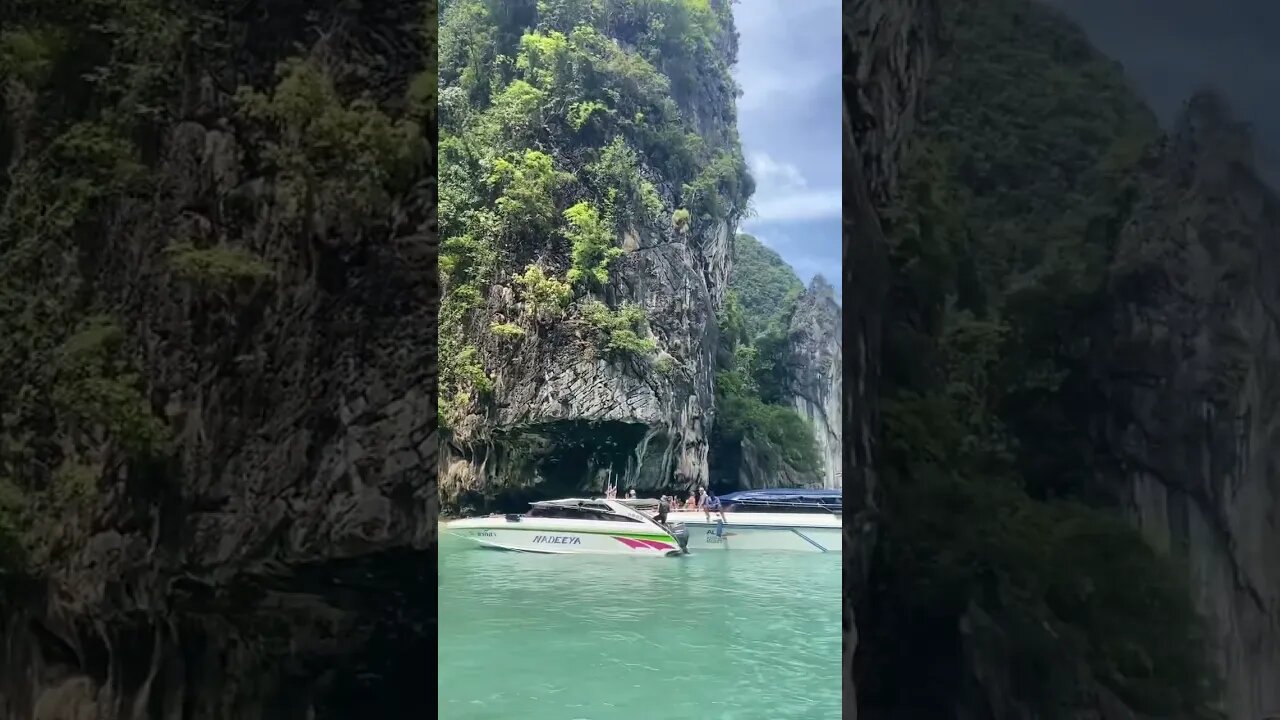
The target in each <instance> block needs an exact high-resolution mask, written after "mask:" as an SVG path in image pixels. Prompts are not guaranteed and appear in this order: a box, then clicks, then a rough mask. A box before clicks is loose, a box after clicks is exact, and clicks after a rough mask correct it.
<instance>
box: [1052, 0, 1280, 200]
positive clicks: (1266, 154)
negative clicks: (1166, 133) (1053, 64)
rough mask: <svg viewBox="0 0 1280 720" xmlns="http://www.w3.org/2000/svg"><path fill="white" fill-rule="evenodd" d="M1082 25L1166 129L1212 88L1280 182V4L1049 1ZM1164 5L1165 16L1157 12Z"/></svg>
mask: <svg viewBox="0 0 1280 720" xmlns="http://www.w3.org/2000/svg"><path fill="white" fill-rule="evenodd" d="M1045 1H1046V2H1047V4H1049V5H1052V6H1055V7H1057V8H1060V9H1061V10H1062V11H1063V12H1065V13H1066V14H1067V15H1068V16H1070V17H1071V18H1072V19H1073V20H1075V21H1076V22H1077V23H1079V24H1080V26H1081V27H1082V28H1084V31H1085V32H1086V33H1087V34H1088V35H1089V38H1090V39H1091V40H1092V41H1093V43H1094V45H1096V46H1097V47H1098V48H1099V49H1100V50H1102V51H1103V52H1104V53H1106V54H1107V55H1109V56H1111V57H1112V58H1114V59H1116V60H1118V61H1120V63H1121V64H1123V65H1124V68H1125V74H1126V75H1127V76H1128V77H1129V80H1130V82H1132V83H1133V84H1134V86H1135V87H1136V89H1137V90H1138V91H1139V92H1140V93H1141V94H1142V95H1143V96H1145V98H1146V100H1147V102H1148V103H1149V104H1150V105H1151V107H1152V109H1153V110H1155V111H1156V112H1157V113H1158V114H1159V115H1160V118H1161V120H1163V121H1164V122H1165V123H1166V124H1168V123H1169V121H1170V120H1171V119H1172V118H1173V117H1174V116H1176V114H1177V112H1178V110H1179V109H1180V108H1181V107H1182V105H1183V103H1185V102H1186V100H1187V98H1189V97H1190V96H1191V94H1192V93H1193V92H1195V91H1196V90H1198V89H1200V88H1202V87H1205V86H1212V87H1215V88H1217V89H1218V90H1219V91H1221V92H1222V93H1223V94H1224V95H1225V96H1226V97H1227V99H1228V100H1229V101H1230V102H1231V104H1232V106H1233V108H1234V110H1235V112H1236V114H1237V115H1238V116H1239V118H1240V119H1241V120H1245V121H1248V122H1250V123H1252V124H1253V126H1254V132H1255V139H1256V140H1257V144H1258V147H1259V150H1260V153H1261V155H1262V157H1260V158H1259V161H1260V163H1261V164H1262V165H1263V167H1264V169H1265V170H1269V171H1270V172H1269V174H1270V175H1271V176H1272V182H1273V184H1275V183H1276V180H1277V179H1280V172H1277V170H1280V95H1277V94H1276V92H1275V82H1276V78H1277V77H1280V43H1276V42H1275V39H1276V37H1277V35H1278V34H1280V2H1278V1H1277V0H1212V1H1210V0H1160V1H1159V3H1155V2H1153V0H1045ZM1156 4H1158V5H1159V7H1160V10H1159V12H1153V11H1152V8H1153V7H1155V5H1156Z"/></svg>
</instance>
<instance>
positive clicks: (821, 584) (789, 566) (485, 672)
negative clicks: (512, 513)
mask: <svg viewBox="0 0 1280 720" xmlns="http://www.w3.org/2000/svg"><path fill="white" fill-rule="evenodd" d="M840 642H841V641H840V556H839V555H823V554H816V553H815V554H812V555H810V554H795V553H776V554H775V553H766V552H741V553H732V552H718V553H703V554H700V555H689V556H684V557H679V558H632V557H593V556H573V557H570V556H555V555H533V554H525V553H509V552H501V551H494V550H484V549H480V548H477V547H474V546H471V545H469V544H467V541H465V540H459V539H456V538H450V537H447V536H446V537H444V538H442V539H441V547H440V648H439V650H440V657H439V688H438V690H439V701H438V702H439V713H440V717H441V718H443V719H444V720H686V719H687V720H694V719H695V718H696V720H834V719H835V718H839V717H840Z"/></svg>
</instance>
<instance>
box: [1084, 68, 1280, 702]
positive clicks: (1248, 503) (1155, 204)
mask: <svg viewBox="0 0 1280 720" xmlns="http://www.w3.org/2000/svg"><path fill="white" fill-rule="evenodd" d="M1149 170H1150V172H1149V175H1148V177H1147V178H1146V190H1145V195H1144V197H1145V200H1144V202H1143V203H1142V205H1141V206H1140V207H1139V208H1138V210H1137V211H1136V212H1135V216H1134V219H1133V221H1132V223H1131V224H1130V226H1129V227H1128V228H1127V229H1126V231H1125V234H1124V236H1123V238H1122V241H1121V245H1120V247H1119V250H1118V252H1117V257H1116V260H1115V265H1114V268H1113V270H1112V277H1111V287H1110V295H1111V302H1112V306H1113V308H1114V311H1113V314H1112V327H1111V328H1110V333H1111V336H1112V340H1111V343H1110V345H1109V347H1108V351H1109V355H1108V357H1106V358H1105V361H1104V364H1103V367H1104V368H1105V375H1104V376H1105V377H1106V378H1107V387H1108V390H1109V397H1108V416H1107V423H1106V436H1107V440H1108V443H1109V445H1110V446H1111V447H1112V449H1113V452H1114V453H1115V454H1116V456H1117V458H1118V460H1119V462H1120V466H1121V471H1122V474H1123V477H1122V482H1121V492H1122V495H1123V499H1124V500H1125V501H1126V504H1127V505H1128V507H1129V509H1130V511H1131V512H1132V515H1133V517H1134V519H1135V521H1136V522H1137V523H1138V525H1139V526H1140V527H1141V528H1142V529H1143V531H1144V533H1145V534H1146V535H1147V537H1148V539H1149V540H1150V541H1151V542H1152V543H1153V544H1154V545H1156V546H1157V547H1161V548H1165V549H1172V550H1173V551H1174V553H1175V554H1177V555H1179V556H1183V555H1184V556H1185V557H1186V561H1187V565H1188V569H1189V571H1190V573H1191V578H1190V580H1191V582H1190V586H1191V588H1192V589H1193V593H1194V596H1195V600H1196V603H1197V605H1198V606H1199V608H1200V610H1201V611H1202V612H1203V613H1204V615H1205V617H1206V620H1207V621H1208V625H1209V630H1210V638H1211V640H1212V642H1213V644H1214V645H1215V646H1216V650H1217V652H1219V653H1220V663H1221V667H1222V672H1223V677H1224V678H1225V679H1226V684H1225V698H1224V700H1225V705H1224V710H1225V711H1226V714H1227V716H1228V717H1232V718H1254V717H1264V716H1265V715H1267V714H1269V713H1274V712H1276V711H1277V708H1280V686H1277V683H1276V682H1275V679H1276V678H1277V677H1280V557H1278V556H1277V555H1278V554H1280V478H1278V476H1277V473H1276V466H1277V460H1278V458H1280V452H1278V451H1277V449H1276V442H1275V438H1276V437H1277V433H1278V432H1280V422H1278V421H1277V419H1276V413H1275V409H1276V408H1277V407H1278V406H1280V385H1278V384H1277V382H1278V381H1280V244H1277V239H1278V238H1280V198H1277V196H1276V194H1275V193H1274V192H1273V191H1272V190H1271V189H1270V188H1268V187H1266V186H1264V185H1263V183H1262V182H1261V181H1260V179H1259V174H1258V172H1257V169H1256V166H1255V165H1254V159H1253V153H1252V147H1251V140H1250V138H1249V135H1248V133H1247V132H1246V131H1245V129H1244V128H1243V126H1242V125H1241V124H1240V123H1238V122H1237V121H1236V120H1235V119H1234V118H1232V116H1231V113H1230V112H1229V110H1228V108H1227V107H1226V105H1225V103H1224V102H1223V101H1222V100H1221V99H1220V98H1219V97H1217V96H1216V95H1214V94H1211V93H1203V94H1200V95H1197V96H1196V97H1194V98H1193V99H1192V100H1191V101H1190V102H1189V103H1188V105H1187V107H1186V109H1185V111H1184V114H1183V116H1182V118H1181V119H1180V121H1179V123H1178V125H1177V127H1176V128H1175V129H1174V131H1173V132H1171V133H1170V135H1169V137H1168V138H1167V139H1166V141H1165V144H1164V146H1163V147H1162V148H1160V149H1159V151H1158V154H1157V156H1156V157H1155V158H1153V160H1152V163H1151V167H1150V168H1149Z"/></svg>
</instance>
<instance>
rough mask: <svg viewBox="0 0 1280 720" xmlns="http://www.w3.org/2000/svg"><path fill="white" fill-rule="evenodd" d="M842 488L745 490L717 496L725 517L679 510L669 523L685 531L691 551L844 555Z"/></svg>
mask: <svg viewBox="0 0 1280 720" xmlns="http://www.w3.org/2000/svg"><path fill="white" fill-rule="evenodd" d="M842 500H843V497H842V492H841V491H840V490H801V489H795V490H792V489H776V490H747V491H742V492H736V493H730V494H728V495H723V496H721V497H720V502H721V506H722V507H723V508H724V512H723V514H722V513H720V512H716V511H712V512H710V513H706V512H704V511H702V510H678V511H674V512H671V513H668V515H667V520H668V522H671V523H678V524H680V525H683V526H684V527H686V528H687V529H688V532H689V550H690V551H693V552H696V551H700V550H791V551H797V552H821V553H842V552H843V548H844V544H843V528H842V522H841V520H842V513H841V502H842Z"/></svg>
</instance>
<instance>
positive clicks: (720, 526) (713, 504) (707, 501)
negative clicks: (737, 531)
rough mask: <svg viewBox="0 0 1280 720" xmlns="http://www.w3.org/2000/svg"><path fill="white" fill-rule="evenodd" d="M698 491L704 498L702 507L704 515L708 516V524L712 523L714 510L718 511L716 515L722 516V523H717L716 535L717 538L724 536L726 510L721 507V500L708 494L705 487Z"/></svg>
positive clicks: (702, 498)
mask: <svg viewBox="0 0 1280 720" xmlns="http://www.w3.org/2000/svg"><path fill="white" fill-rule="evenodd" d="M698 491H699V493H700V494H701V496H702V497H701V503H700V504H701V505H702V512H703V514H705V515H706V516H707V522H708V523H710V522H711V511H712V510H714V511H716V513H717V514H719V515H720V521H719V522H718V523H716V535H717V536H721V535H723V534H724V509H723V508H722V507H720V498H718V497H716V496H715V495H712V494H711V493H709V492H707V489H706V488H705V487H700V488H698Z"/></svg>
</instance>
